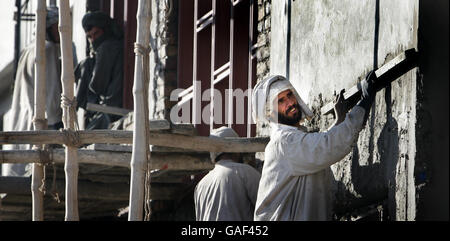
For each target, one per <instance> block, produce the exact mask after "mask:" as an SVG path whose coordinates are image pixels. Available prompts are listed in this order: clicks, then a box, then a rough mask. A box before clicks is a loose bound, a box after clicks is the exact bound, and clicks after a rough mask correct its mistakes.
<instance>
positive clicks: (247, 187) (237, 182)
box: [194, 127, 261, 221]
mask: <svg viewBox="0 0 450 241" xmlns="http://www.w3.org/2000/svg"><path fill="white" fill-rule="evenodd" d="M211 137H213V138H215V137H239V136H238V134H237V133H236V132H235V131H234V130H233V129H232V128H229V127H221V128H218V129H214V130H212V132H211ZM211 161H212V162H213V163H214V164H215V165H214V169H213V170H211V171H210V172H209V173H208V174H207V175H206V176H204V177H203V178H202V180H200V182H199V183H198V184H197V186H196V187H195V191H194V203H195V214H196V220H197V221H251V220H253V212H254V209H255V202H256V194H257V192H258V183H259V179H260V177H261V174H260V173H259V172H258V171H256V169H254V168H253V167H251V166H250V165H247V164H245V163H243V160H242V155H241V154H240V153H225V152H219V153H216V152H211Z"/></svg>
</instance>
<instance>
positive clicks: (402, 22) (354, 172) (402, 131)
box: [270, 0, 418, 220]
mask: <svg viewBox="0 0 450 241" xmlns="http://www.w3.org/2000/svg"><path fill="white" fill-rule="evenodd" d="M377 13H378V14H377ZM271 16H272V17H271V21H272V23H271V25H272V26H278V27H277V28H272V31H271V34H272V37H271V51H270V73H271V74H282V75H286V76H288V77H289V79H290V80H291V82H292V84H293V85H294V87H295V88H296V89H297V91H298V92H299V94H300V95H301V97H302V98H303V99H304V100H305V101H306V102H307V103H308V105H309V106H310V107H311V108H312V109H313V110H314V112H315V113H316V117H315V118H314V119H313V120H312V121H311V122H310V123H308V124H309V125H310V127H312V128H316V129H320V130H325V129H326V128H328V126H329V124H330V123H331V121H332V118H331V116H320V114H319V112H320V107H322V106H323V104H326V103H327V102H328V101H330V100H332V99H333V94H334V92H336V93H338V92H339V91H340V90H341V89H342V88H346V89H348V88H350V87H352V86H353V85H355V84H356V83H357V82H358V81H359V80H360V79H362V78H364V77H365V75H366V74H367V73H368V71H370V70H371V69H373V68H374V67H376V66H381V65H382V64H383V63H385V62H386V61H388V60H390V59H391V58H393V57H395V56H396V55H397V54H398V53H400V52H401V51H404V50H406V49H409V48H416V47H417V29H418V1H417V0H404V1H403V0H396V1H378V0H365V1H350V0H345V1H326V0H323V1H273V2H272V12H271ZM377 24H378V27H379V28H376V26H377ZM415 126H416V70H412V71H410V72H408V73H407V74H406V75H404V76H402V77H401V78H399V79H398V80H397V81H395V82H394V83H392V86H391V87H388V88H386V89H385V90H382V91H380V92H378V94H377V98H376V102H375V104H374V106H373V108H372V111H371V115H370V117H369V120H368V122H367V124H366V127H365V128H364V129H363V131H362V132H361V133H360V136H359V139H358V143H357V146H356V147H355V148H354V149H353V152H352V153H350V154H349V155H348V156H347V157H346V158H344V160H342V161H341V162H339V163H337V164H335V165H333V166H332V169H333V173H334V176H335V179H336V182H335V185H334V187H335V190H334V191H335V192H336V195H335V197H336V200H335V211H336V214H337V216H339V215H341V214H343V213H347V212H350V211H352V210H355V209H357V208H360V207H365V206H369V205H378V204H380V205H383V208H384V210H383V211H384V217H385V218H389V219H395V220H413V219H415V213H416V207H415V184H414V160H415V153H416V143H415V141H416V139H415V138H416V137H415Z"/></svg>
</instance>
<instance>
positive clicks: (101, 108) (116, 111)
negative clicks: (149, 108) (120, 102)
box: [86, 102, 132, 116]
mask: <svg viewBox="0 0 450 241" xmlns="http://www.w3.org/2000/svg"><path fill="white" fill-rule="evenodd" d="M86 110H90V111H97V112H102V113H106V114H113V115H119V116H125V115H127V114H128V113H130V112H131V111H132V110H129V109H124V108H119V107H113V106H106V105H98V104H94V103H89V102H88V103H87V105H86Z"/></svg>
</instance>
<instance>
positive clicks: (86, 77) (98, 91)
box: [75, 12, 123, 130]
mask: <svg viewBox="0 0 450 241" xmlns="http://www.w3.org/2000/svg"><path fill="white" fill-rule="evenodd" d="M82 25H83V29H84V31H85V33H86V37H87V38H88V40H89V43H90V56H89V57H87V58H86V59H84V60H83V61H81V62H80V63H79V64H78V65H77V67H76V68H75V79H76V81H77V91H76V97H77V101H78V106H77V107H81V108H83V109H85V110H86V106H87V103H93V104H99V105H106V106H110V107H120V108H121V107H122V96H123V93H122V91H123V33H122V31H121V30H120V29H119V28H118V26H117V25H116V23H115V22H114V21H113V19H111V18H110V17H109V16H108V15H107V14H106V13H103V12H88V13H86V15H85V16H84V17H83V19H82ZM119 118H120V116H117V115H111V114H106V113H102V112H95V111H89V110H87V112H86V113H85V116H84V120H85V129H86V130H92V129H108V127H109V124H110V123H112V122H114V121H116V120H118V119H119Z"/></svg>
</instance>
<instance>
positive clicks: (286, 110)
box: [252, 72, 376, 221]
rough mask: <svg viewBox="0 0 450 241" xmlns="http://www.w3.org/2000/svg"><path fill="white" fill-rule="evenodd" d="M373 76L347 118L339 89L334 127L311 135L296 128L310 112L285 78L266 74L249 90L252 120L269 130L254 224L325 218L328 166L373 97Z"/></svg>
mask: <svg viewBox="0 0 450 241" xmlns="http://www.w3.org/2000/svg"><path fill="white" fill-rule="evenodd" d="M375 78H376V77H375V74H374V72H371V73H369V75H368V76H367V77H366V79H365V80H363V81H362V82H361V87H362V97H361V100H360V101H359V102H358V103H357V105H356V106H355V107H353V108H352V109H351V111H350V112H349V113H348V114H347V113H346V112H347V108H346V106H345V104H344V102H343V99H344V98H343V91H341V93H340V94H339V95H338V98H337V100H336V103H335V108H334V109H335V115H336V120H335V122H334V125H333V126H332V127H331V128H329V129H328V131H326V132H315V133H308V132H307V131H306V128H305V127H304V126H302V125H301V121H302V120H304V119H305V118H307V117H312V112H311V110H310V109H309V108H308V106H306V104H305V103H304V102H303V101H302V99H301V98H300V96H299V95H298V94H297V92H296V90H295V89H294V88H293V86H292V85H291V83H290V82H289V81H288V80H287V79H286V78H284V77H282V76H271V77H269V78H267V79H265V80H263V81H261V82H259V83H258V84H257V85H256V86H255V88H254V92H253V95H252V101H253V103H254V108H253V118H254V119H255V120H256V121H258V122H268V123H269V124H270V128H271V130H270V142H269V143H268V144H267V146H266V149H265V153H264V156H265V160H264V166H263V170H262V174H261V181H260V184H259V191H258V197H257V201H256V207H255V214H254V218H255V220H262V221H269V220H273V221H278V220H288V221H296V220H331V188H330V185H331V181H332V179H331V178H332V173H331V168H330V166H331V165H332V164H334V163H336V162H338V161H340V160H342V159H343V158H344V157H345V156H346V155H347V154H348V153H349V152H350V151H351V150H352V146H353V145H354V144H355V142H356V140H357V138H358V134H359V132H360V131H361V130H362V128H363V126H364V123H365V122H366V120H367V117H368V113H369V111H370V107H371V105H372V102H373V100H374V98H375V94H376V91H375V90H374V88H373V84H372V81H373V80H374V79H375Z"/></svg>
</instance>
